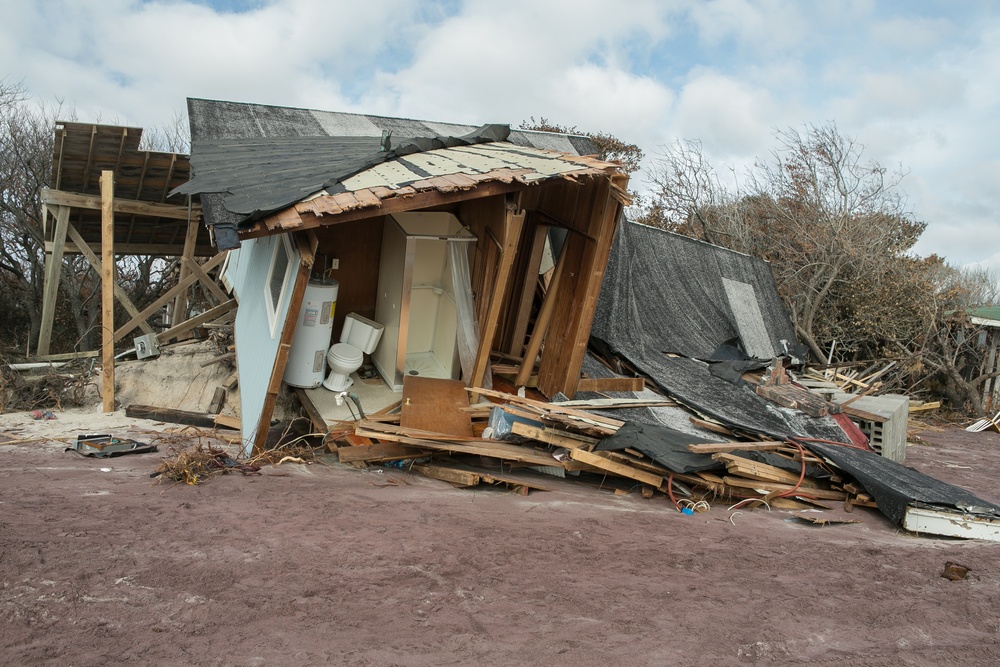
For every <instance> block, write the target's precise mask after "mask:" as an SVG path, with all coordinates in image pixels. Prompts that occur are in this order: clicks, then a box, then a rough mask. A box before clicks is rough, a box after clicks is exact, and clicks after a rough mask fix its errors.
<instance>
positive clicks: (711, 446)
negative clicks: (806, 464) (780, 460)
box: [688, 440, 786, 454]
mask: <svg viewBox="0 0 1000 667" xmlns="http://www.w3.org/2000/svg"><path fill="white" fill-rule="evenodd" d="M785 445H786V443H785V442H783V441H781V440H767V441H764V442H706V443H701V442H699V443H692V444H690V445H688V451H689V452H694V453H695V454H715V453H717V452H737V451H741V452H766V451H771V450H775V449H781V448H782V447H784V446H785Z"/></svg>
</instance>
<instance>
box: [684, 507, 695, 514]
mask: <svg viewBox="0 0 1000 667" xmlns="http://www.w3.org/2000/svg"><path fill="white" fill-rule="evenodd" d="M681 514H687V515H688V516H691V515H693V514H694V510H693V509H691V508H690V507H685V508H684V509H682V510H681Z"/></svg>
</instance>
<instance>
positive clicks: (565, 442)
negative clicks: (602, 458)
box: [510, 422, 599, 449]
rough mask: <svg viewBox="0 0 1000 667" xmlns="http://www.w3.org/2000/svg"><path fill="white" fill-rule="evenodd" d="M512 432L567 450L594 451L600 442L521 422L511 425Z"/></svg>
mask: <svg viewBox="0 0 1000 667" xmlns="http://www.w3.org/2000/svg"><path fill="white" fill-rule="evenodd" d="M510 430H511V432H512V433H515V434H516V435H520V436H523V437H525V438H531V439H532V440H538V441H539V442H544V443H546V444H549V445H556V446H557V447H565V448H566V449H576V448H577V447H585V448H587V449H593V447H594V445H596V444H597V443H598V442H599V441H598V440H597V439H596V438H588V437H587V436H583V435H577V434H575V433H567V432H565V431H557V430H555V429H552V428H539V427H537V426H532V425H531V424H523V423H521V422H513V423H512V424H511V425H510Z"/></svg>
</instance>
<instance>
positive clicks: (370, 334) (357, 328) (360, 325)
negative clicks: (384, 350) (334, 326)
mask: <svg viewBox="0 0 1000 667" xmlns="http://www.w3.org/2000/svg"><path fill="white" fill-rule="evenodd" d="M384 330H385V327H384V326H382V325H381V324H379V323H378V322H373V321H372V320H369V319H368V318H366V317H362V316H361V315H358V314H357V313H349V314H348V315H347V318H346V319H345V320H344V329H343V331H341V333H340V342H339V343H335V344H334V345H331V346H330V350H329V352H327V353H326V363H327V364H328V365H329V366H330V374H329V375H328V376H327V378H326V379H325V380H323V386H324V387H326V388H327V389H329V390H330V391H345V390H347V389H348V388H350V386H351V385H352V384H354V378H352V377H351V373H353V372H354V371H356V370H358V369H359V368H361V364H362V362H363V361H364V355H366V354H371V353H372V352H374V351H375V348H376V347H378V342H379V339H381V338H382V331H384Z"/></svg>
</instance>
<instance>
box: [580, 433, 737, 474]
mask: <svg viewBox="0 0 1000 667" xmlns="http://www.w3.org/2000/svg"><path fill="white" fill-rule="evenodd" d="M709 442H714V441H712V440H705V439H704V438H699V437H697V436H694V435H689V434H687V433H682V432H681V431H676V430H674V429H672V428H667V427H666V426H659V425H656V424H642V423H639V422H626V423H625V425H624V426H622V427H621V428H620V429H618V432H617V433H615V434H614V435H612V436H610V437H607V438H604V439H603V440H601V441H600V442H599V443H598V444H597V447H595V448H594V449H595V450H597V451H611V452H615V451H622V450H624V449H626V448H632V449H635V450H638V451H640V452H642V453H643V454H645V455H646V456H648V457H649V458H651V459H653V460H654V461H656V462H657V463H659V464H660V465H661V466H663V467H665V468H667V469H668V470H672V471H673V472H679V473H689V472H696V471H699V470H716V469H719V468H724V467H725V466H724V465H723V464H722V463H720V462H719V461H716V460H715V459H713V458H712V457H711V455H709V454H695V453H694V452H689V451H688V449H687V446H688V445H690V444H695V443H709Z"/></svg>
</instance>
